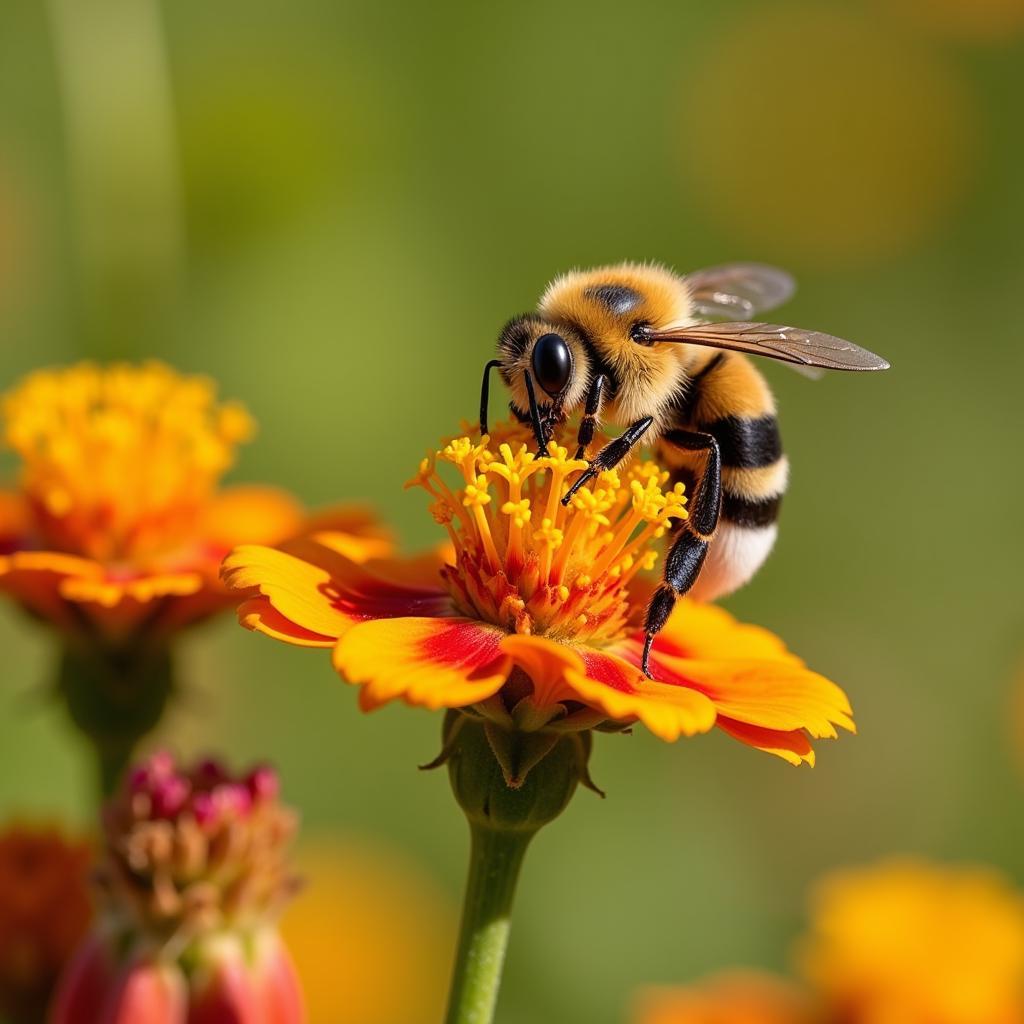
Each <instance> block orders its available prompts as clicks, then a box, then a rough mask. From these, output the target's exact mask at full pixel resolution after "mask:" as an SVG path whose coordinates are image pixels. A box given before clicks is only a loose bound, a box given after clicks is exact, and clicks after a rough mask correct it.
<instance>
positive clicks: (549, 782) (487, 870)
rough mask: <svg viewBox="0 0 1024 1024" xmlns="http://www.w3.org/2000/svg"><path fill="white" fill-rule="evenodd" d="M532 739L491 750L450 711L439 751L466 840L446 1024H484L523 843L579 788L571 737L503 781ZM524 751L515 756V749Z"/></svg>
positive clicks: (479, 725)
mask: <svg viewBox="0 0 1024 1024" xmlns="http://www.w3.org/2000/svg"><path fill="white" fill-rule="evenodd" d="M533 738H534V734H531V733H526V732H522V731H519V730H506V731H504V734H503V736H502V738H501V740H500V748H501V756H500V758H499V752H498V750H497V749H496V743H495V740H496V739H497V736H496V727H495V725H494V723H493V722H492V721H487V720H484V719H482V718H476V717H470V716H468V715H465V714H462V713H460V712H457V711H451V712H449V713H448V715H447V716H446V717H445V727H444V739H445V745H444V751H443V753H442V755H441V758H440V759H439V760H444V761H446V762H447V764H448V775H449V779H450V781H451V785H452V791H453V792H454V794H455V798H456V800H457V801H458V803H459V806H460V807H461V808H462V810H463V812H464V813H465V815H466V819H467V821H468V822H469V832H470V855H469V876H468V878H467V881H466V894H465V900H464V903H463V909H462V924H461V926H460V931H459V944H458V949H457V952H456V956H455V967H454V970H453V973H452V984H451V992H450V995H449V1001H448V1015H447V1017H446V1024H490V1021H491V1020H493V1017H494V1008H495V1005H496V1004H497V999H498V989H499V987H500V985H501V976H502V970H503V967H504V964H505V951H506V949H507V948H508V940H509V932H510V929H511V917H512V902H513V899H514V897H515V891H516V883H517V882H518V880H519V873H520V870H521V868H522V865H523V859H524V857H525V856H526V850H527V847H528V846H529V845H530V841H531V840H532V839H533V837H534V836H535V835H536V834H537V832H538V831H539V830H540V829H541V828H543V826H544V825H546V824H547V823H548V822H550V821H554V819H555V818H557V817H558V816H559V815H560V814H561V813H562V811H564V810H565V808H566V807H567V806H568V804H569V801H570V800H571V799H572V795H573V793H574V792H575V791H576V787H577V785H578V783H579V782H580V781H587V775H586V757H587V754H588V753H589V745H588V744H587V743H585V742H584V741H583V740H582V739H581V737H580V736H578V735H564V736H560V737H556V739H555V741H554V743H553V744H552V745H551V747H550V750H549V751H548V752H547V753H545V754H544V755H543V756H542V757H541V758H540V759H539V760H537V761H536V763H534V764H532V765H531V766H530V769H529V770H528V771H527V772H524V773H522V774H517V775H516V776H515V777H513V778H511V779H510V777H509V774H508V769H507V763H505V762H507V758H508V755H509V753H511V754H512V756H513V759H514V760H515V761H517V762H520V763H525V762H526V761H532V760H534V758H535V753H534V752H533V751H532V750H529V749H525V748H528V747H529V746H530V745H531V743H532V739H533ZM520 747H524V750H523V751H520V750H519V748H520Z"/></svg>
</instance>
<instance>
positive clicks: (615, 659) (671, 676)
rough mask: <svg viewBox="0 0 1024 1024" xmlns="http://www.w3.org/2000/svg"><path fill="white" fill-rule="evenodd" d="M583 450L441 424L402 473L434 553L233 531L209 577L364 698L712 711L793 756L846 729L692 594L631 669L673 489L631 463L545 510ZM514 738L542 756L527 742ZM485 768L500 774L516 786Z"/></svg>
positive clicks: (524, 718)
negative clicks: (437, 537) (244, 537)
mask: <svg viewBox="0 0 1024 1024" xmlns="http://www.w3.org/2000/svg"><path fill="white" fill-rule="evenodd" d="M566 440H567V439H566ZM585 465H586V463H584V462H583V461H582V460H578V459H573V458H570V457H569V454H568V449H567V448H566V447H563V446H562V445H561V444H558V443H555V442H552V444H551V445H550V455H549V457H545V458H538V457H536V456H535V455H534V454H533V453H531V452H530V451H529V449H528V445H527V444H526V443H524V442H523V440H522V432H521V431H520V430H518V428H516V427H504V428H499V432H497V433H496V434H495V435H492V436H491V437H485V438H483V439H482V440H480V441H478V442H474V441H473V440H471V439H470V437H468V436H464V437H459V438H456V439H455V440H453V441H451V442H450V443H448V444H445V445H443V447H441V448H440V449H439V450H438V451H437V452H435V453H434V454H433V455H431V456H429V457H428V458H426V459H424V460H423V462H422V463H421V465H420V468H419V471H418V473H417V474H416V476H415V477H414V478H413V480H412V481H410V485H411V486H418V487H422V488H423V489H425V490H426V491H427V493H428V495H429V497H430V500H431V505H430V511H431V514H432V516H433V518H434V519H435V521H436V522H437V523H439V524H440V525H441V526H443V527H444V529H445V530H446V532H447V534H448V539H449V542H450V547H448V548H447V549H446V550H442V551H440V552H437V553H434V554H428V555H425V556H422V557H419V558H414V559H402V560H375V561H373V562H369V563H367V564H365V565H357V564H355V563H354V562H352V561H351V560H349V559H346V558H344V557H342V556H340V555H339V553H338V552H337V551H334V550H332V549H331V548H330V547H328V546H326V545H324V544H323V543H320V542H318V541H317V540H316V539H309V540H305V541H303V542H300V543H297V544H294V545H292V546H291V547H290V548H289V549H288V551H280V550H274V549H272V548H270V547H267V546H259V545H245V546H242V547H240V548H238V549H237V550H236V551H235V552H234V553H233V554H231V555H230V556H229V557H228V559H227V560H226V562H225V566H224V578H225V580H226V582H227V583H228V585H229V586H230V587H231V588H232V589H233V590H235V591H236V592H237V593H238V594H239V595H241V597H242V598H243V601H242V604H241V606H240V608H239V617H240V620H241V622H242V623H243V624H244V625H246V626H248V627H249V628H250V629H254V630H259V631H261V632H263V633H266V634H268V635H269V636H272V637H275V638H276V639H279V640H283V641H286V642H288V643H292V644H297V645H299V646H306V647H325V648H332V650H333V662H334V667H335V669H336V670H337V671H338V673H339V674H340V675H341V676H342V677H343V678H345V679H347V680H348V681H349V682H351V683H354V684H357V685H359V686H360V687H361V690H360V703H361V705H362V707H363V708H364V709H366V710H370V709H373V708H376V707H379V706H380V705H382V704H385V703H387V702H389V701H392V700H395V699H402V700H404V701H405V702H406V703H408V704H413V705H419V706H422V707H426V708H431V709H438V708H458V709H462V710H464V711H465V712H466V713H467V715H470V716H474V717H477V718H478V719H479V718H481V717H482V718H483V719H484V720H485V721H486V722H487V723H488V724H489V725H493V726H494V727H495V729H497V730H506V731H515V732H518V733H530V734H540V735H545V736H549V737H551V742H552V743H554V742H555V741H556V739H557V738H558V737H559V736H567V735H575V734H579V733H581V732H583V731H585V730H589V729H591V728H594V727H601V728H623V727H626V726H629V725H630V724H632V723H634V722H638V721H639V722H642V723H643V724H644V725H646V726H647V727H648V728H649V729H650V730H651V731H652V732H653V733H655V734H656V735H657V736H659V737H661V738H662V739H665V740H674V739H676V738H677V737H679V736H681V735H685V736H692V735H694V734H696V733H703V732H707V731H708V730H710V729H711V728H712V727H713V726H715V725H717V726H718V727H719V728H720V729H722V730H723V731H724V732H726V733H728V734H729V735H731V736H733V737H735V738H737V739H739V740H740V741H742V742H743V743H746V744H748V745H750V746H752V747H756V748H759V749H761V750H765V751H769V752H771V753H773V754H777V755H778V756H780V757H782V758H784V759H785V760H787V761H790V762H791V763H793V764H799V763H801V762H808V763H813V760H814V751H813V749H812V746H811V742H810V740H811V738H821V737H834V736H835V735H836V728H837V726H838V727H842V728H846V729H851V730H852V729H853V721H852V719H851V712H850V707H849V704H848V702H847V699H846V696H845V695H844V694H843V692H842V691H841V690H840V689H839V687H837V686H836V685H835V684H834V683H832V682H829V681H828V680H827V679H825V678H824V677H823V676H820V675H818V674H817V673H815V672H812V671H810V670H809V669H808V668H806V667H805V666H804V664H803V662H801V661H800V660H799V659H798V658H797V657H796V656H795V655H793V654H791V653H789V652H788V651H787V650H786V648H785V646H784V645H783V644H782V642H781V641H780V640H779V639H778V638H776V637H775V636H773V635H772V634H771V633H769V632H768V631H766V630H764V629H761V628H759V627H757V626H752V625H744V624H741V623H738V622H737V621H736V620H734V619H733V618H732V616H731V615H729V614H728V613H727V612H725V611H723V610H721V609H720V608H716V607H711V606H708V605H700V604H697V603H695V602H693V601H687V600H684V601H681V602H679V604H678V606H677V609H676V611H675V613H674V614H673V616H672V617H671V619H670V621H669V623H668V626H667V627H666V629H665V630H664V631H663V632H662V633H661V634H659V636H658V638H657V641H656V642H655V644H654V649H653V655H652V658H651V668H652V674H653V676H654V678H653V679H649V678H647V677H645V676H644V675H643V673H642V672H641V671H640V663H641V654H642V645H643V636H644V634H643V630H642V621H643V613H644V608H645V605H646V601H647V598H648V596H649V594H650V593H651V587H652V585H651V583H650V582H649V581H648V580H644V579H643V578H642V576H641V575H640V574H641V573H642V572H644V571H645V570H648V569H650V568H651V567H652V566H653V565H654V563H655V561H656V559H657V557H658V552H657V548H656V542H657V541H658V540H659V538H662V537H663V536H665V535H666V534H667V533H668V531H669V530H670V529H671V528H672V524H673V523H674V522H678V521H679V520H681V519H684V518H685V517H686V496H685V494H684V492H683V488H682V485H680V484H676V485H675V486H670V485H669V482H668V474H667V473H666V472H665V471H663V470H662V469H661V468H660V467H659V466H658V465H657V464H656V463H654V462H652V461H643V462H636V463H634V464H632V465H631V466H630V467H629V468H627V469H623V470H620V471H613V472H606V473H602V474H600V476H599V477H598V478H597V479H596V480H595V481H594V482H593V483H592V484H591V485H590V486H588V487H585V488H583V489H582V490H580V491H579V492H578V493H576V495H575V496H574V497H573V500H572V503H571V507H569V508H564V507H563V506H562V505H561V503H560V498H561V497H562V495H563V494H564V493H565V491H566V488H567V483H568V481H569V480H570V479H571V478H572V477H573V475H574V474H576V473H578V472H579V471H580V470H582V469H583V468H584V467H585ZM446 471H447V472H452V473H453V474H454V476H455V483H454V484H453V485H450V484H449V483H448V482H447V481H446V480H445V478H444V474H445V472H446ZM488 735H489V737H490V736H491V733H489V734H488ZM492 745H493V746H495V747H496V753H497V755H498V756H499V758H500V757H501V752H500V749H498V748H499V747H500V744H495V743H493V742H492ZM534 754H536V755H537V756H538V757H542V756H544V752H543V744H540V745H539V746H538V748H537V750H536V751H535V752H534ZM534 754H530V755H529V757H530V758H532V757H533V756H534ZM502 767H503V769H505V774H506V781H507V782H508V783H509V784H510V785H513V786H515V785H518V784H519V783H521V782H522V779H523V774H522V773H519V772H517V771H515V770H513V768H512V767H510V765H509V764H508V763H507V761H503V763H502ZM521 767H523V768H524V770H529V768H530V767H531V765H530V764H529V763H526V764H525V765H522V766H521Z"/></svg>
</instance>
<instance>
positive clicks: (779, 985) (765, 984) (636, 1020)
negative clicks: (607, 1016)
mask: <svg viewBox="0 0 1024 1024" xmlns="http://www.w3.org/2000/svg"><path fill="white" fill-rule="evenodd" d="M813 1019H814V1018H813V1017H812V1014H811V1004H810V1000H809V999H808V997H807V996H806V995H805V994H804V993H802V992H801V991H800V990H799V989H797V988H796V987H795V986H794V985H792V984H790V983H789V982H786V981H783V980H782V979H781V978H776V977H774V976H773V975H771V974H765V973H763V972H760V971H729V972H725V973H722V974H718V975H715V976H714V977H712V978H709V979H708V980H707V981H704V982H702V983H700V984H697V985H693V986H687V987H666V988H650V989H647V990H644V991H642V992H641V993H640V994H639V995H638V996H637V998H636V1000H635V1004H634V1007H633V1012H632V1014H631V1017H630V1020H631V1021H632V1024H811V1022H812V1020H813Z"/></svg>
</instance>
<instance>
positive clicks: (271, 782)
mask: <svg viewBox="0 0 1024 1024" xmlns="http://www.w3.org/2000/svg"><path fill="white" fill-rule="evenodd" d="M246 785H247V786H248V787H249V792H250V793H251V794H252V798H253V799H254V800H276V799H277V798H278V796H279V795H280V792H281V784H280V782H279V781H278V778H277V772H275V771H274V769H273V768H270V767H268V766H267V765H260V767H258V768H254V769H253V770H252V771H251V772H249V775H248V778H247V779H246Z"/></svg>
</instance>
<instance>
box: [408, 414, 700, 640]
mask: <svg viewBox="0 0 1024 1024" xmlns="http://www.w3.org/2000/svg"><path fill="white" fill-rule="evenodd" d="M568 439H569V437H568V435H567V437H566V440H568ZM529 443H530V440H529V434H528V433H527V432H526V431H524V430H522V429H520V428H518V427H516V426H514V425H505V424H498V425H497V426H496V428H495V431H494V433H493V434H492V436H491V437H488V438H485V439H483V440H481V441H479V442H475V443H474V442H473V441H472V440H471V439H470V438H469V437H468V436H463V437H458V438H455V439H453V440H452V441H450V442H449V443H448V444H446V445H444V446H443V447H442V448H441V449H440V450H439V451H437V452H436V453H435V454H434V455H433V456H431V457H429V458H427V459H426V460H424V462H423V463H421V466H420V471H419V473H418V474H417V475H416V476H415V477H414V478H413V480H411V481H410V485H414V486H421V487H423V488H424V489H425V490H426V491H427V492H428V493H429V494H430V495H431V497H432V498H433V499H434V500H433V503H432V505H431V512H432V514H433V516H434V518H435V519H436V520H437V521H438V522H439V523H441V524H442V525H444V526H445V528H446V530H447V531H448V533H449V536H450V537H451V539H452V542H453V544H454V546H455V550H456V559H455V564H454V565H450V566H448V567H447V568H446V570H445V578H446V580H447V582H448V585H449V588H450V590H451V592H452V595H453V597H454V599H455V601H456V603H457V604H458V605H459V606H460V608H462V610H463V611H465V613H466V614H469V615H473V616H474V617H477V618H483V619H486V620H487V621H490V622H494V623H496V624H498V625H500V626H502V627H503V628H505V629H507V630H509V631H510V632H519V633H536V634H549V635H553V636H556V637H557V638H559V639H562V640H566V641H569V642H571V641H573V640H577V641H580V642H583V641H588V640H593V639H595V638H597V639H609V638H612V637H614V636H616V635H618V634H619V633H621V631H622V630H624V629H625V628H626V627H627V626H628V625H629V621H628V620H629V616H630V615H631V613H632V606H631V605H630V603H629V601H628V600H627V598H628V594H627V587H628V585H629V584H630V582H631V581H632V580H633V578H634V577H635V576H636V574H637V573H638V572H642V571H644V570H649V569H650V568H651V567H652V566H653V564H654V562H655V561H656V559H657V551H656V550H655V548H654V547H653V546H652V545H653V544H654V542H655V541H656V540H657V538H658V537H660V536H661V535H663V534H664V533H665V531H666V529H667V527H668V526H669V525H670V524H671V522H672V521H673V520H679V519H684V518H686V514H687V513H686V507H685V505H686V497H685V494H684V492H683V487H682V485H681V484H676V485H675V486H674V487H671V488H668V489H667V490H666V487H667V485H668V482H669V474H668V473H667V472H665V471H664V470H663V469H661V467H660V466H658V465H656V464H655V463H653V462H640V463H637V464H635V465H633V466H631V467H630V468H629V469H628V470H625V471H622V472H616V471H608V472H604V473H601V474H599V476H598V477H597V479H596V480H594V481H592V482H591V483H590V484H589V486H586V487H583V488H581V489H580V490H579V491H578V492H577V493H576V494H575V495H574V497H573V500H572V502H570V505H569V507H568V508H565V507H563V506H562V504H561V498H562V496H563V495H564V494H565V491H566V490H567V489H568V485H569V483H570V482H571V479H572V477H573V475H574V474H575V473H577V472H579V471H581V470H583V469H584V468H585V467H586V463H585V462H584V461H582V460H577V459H572V458H570V457H569V446H568V445H563V444H561V443H559V442H558V439H556V440H553V441H552V442H551V444H550V445H549V450H550V455H548V456H546V457H544V458H537V457H536V456H535V455H534V454H533V453H532V452H531V451H530V450H529V447H528V445H529ZM445 463H450V464H451V465H452V466H454V467H456V469H457V470H458V471H459V473H460V474H461V476H462V486H461V489H460V490H459V491H458V494H457V496H456V495H455V494H454V493H453V492H452V490H451V489H450V488H449V486H448V485H447V484H446V483H445V482H444V481H443V480H442V478H441V472H442V470H443V465H444V464H445Z"/></svg>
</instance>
